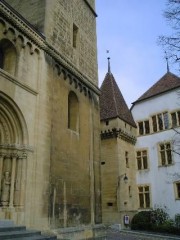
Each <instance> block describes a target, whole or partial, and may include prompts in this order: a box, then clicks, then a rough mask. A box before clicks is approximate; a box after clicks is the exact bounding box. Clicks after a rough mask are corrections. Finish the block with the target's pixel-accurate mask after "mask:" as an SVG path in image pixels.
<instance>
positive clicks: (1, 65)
mask: <svg viewBox="0 0 180 240" xmlns="http://www.w3.org/2000/svg"><path fill="white" fill-rule="evenodd" d="M94 2H95V1H94V0H73V1H70V0H67V1H64V0H53V1H52V0H43V1H41V0H31V1H29V0H6V1H4V0H2V1H1V2H0V180H1V181H0V182H1V185H0V219H12V220H14V221H15V223H17V224H26V225H27V226H30V227H36V228H39V229H49V228H51V227H53V228H59V227H72V226H79V225H82V224H83V225H88V224H92V225H94V224H96V223H100V222H101V204H100V174H99V173H100V165H99V158H100V157H99V156H100V152H99V103H98V99H99V93H100V92H99V89H98V79H97V52H96V13H95V10H94V7H95V3H94Z"/></svg>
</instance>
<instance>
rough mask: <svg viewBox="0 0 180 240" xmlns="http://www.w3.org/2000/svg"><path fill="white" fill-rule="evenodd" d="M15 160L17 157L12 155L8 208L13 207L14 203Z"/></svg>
mask: <svg viewBox="0 0 180 240" xmlns="http://www.w3.org/2000/svg"><path fill="white" fill-rule="evenodd" d="M16 160H17V155H16V154H13V155H12V170H11V188H10V200H9V207H13V202H14V183H15V174H16Z"/></svg>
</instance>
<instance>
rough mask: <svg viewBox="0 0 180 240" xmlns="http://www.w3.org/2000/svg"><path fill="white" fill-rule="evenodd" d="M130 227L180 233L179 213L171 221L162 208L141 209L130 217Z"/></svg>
mask: <svg viewBox="0 0 180 240" xmlns="http://www.w3.org/2000/svg"><path fill="white" fill-rule="evenodd" d="M131 229H132V230H144V231H153V232H160V233H167V234H176V235H180V214H176V215H175V221H173V220H172V219H170V218H169V215H168V213H167V212H166V211H165V210H164V209H163V208H156V209H154V210H151V211H141V212H139V213H137V214H136V215H134V217H133V218H132V221H131Z"/></svg>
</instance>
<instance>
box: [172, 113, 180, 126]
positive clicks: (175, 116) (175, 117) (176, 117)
mask: <svg viewBox="0 0 180 240" xmlns="http://www.w3.org/2000/svg"><path fill="white" fill-rule="evenodd" d="M171 123H172V127H177V126H180V111H177V112H173V113H171Z"/></svg>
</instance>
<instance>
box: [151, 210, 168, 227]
mask: <svg viewBox="0 0 180 240" xmlns="http://www.w3.org/2000/svg"><path fill="white" fill-rule="evenodd" d="M168 220H169V215H168V213H167V212H166V211H165V210H164V209H163V208H155V209H154V210H152V211H151V222H152V223H153V224H155V225H157V226H159V225H162V224H164V223H165V222H167V221H168Z"/></svg>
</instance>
